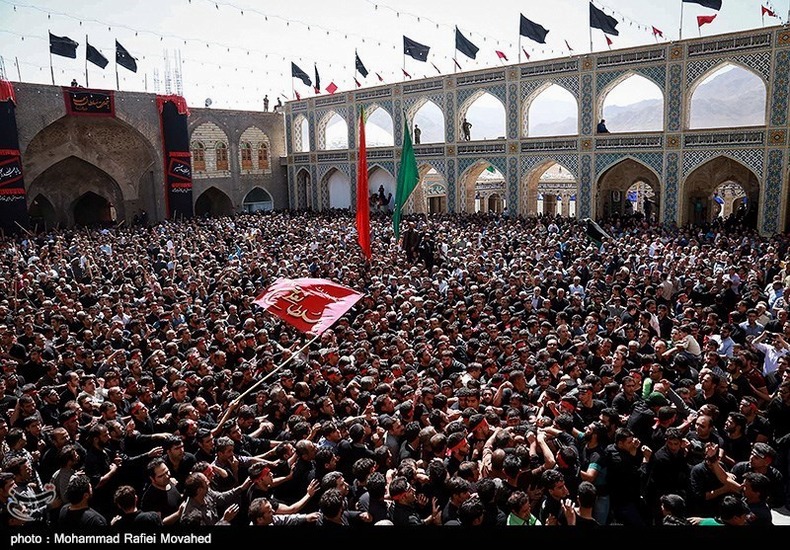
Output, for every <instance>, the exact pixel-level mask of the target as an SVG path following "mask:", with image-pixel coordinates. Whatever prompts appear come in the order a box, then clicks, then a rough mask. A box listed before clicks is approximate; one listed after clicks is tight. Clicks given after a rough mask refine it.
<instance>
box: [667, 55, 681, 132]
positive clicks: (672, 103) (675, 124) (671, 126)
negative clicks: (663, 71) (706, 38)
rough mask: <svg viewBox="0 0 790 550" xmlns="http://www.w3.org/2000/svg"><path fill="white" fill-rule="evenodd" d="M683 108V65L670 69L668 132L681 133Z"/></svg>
mask: <svg viewBox="0 0 790 550" xmlns="http://www.w3.org/2000/svg"><path fill="white" fill-rule="evenodd" d="M682 106H683V65H681V64H679V63H677V64H675V65H671V66H670V67H669V94H668V97H667V131H668V132H679V131H680V125H681V124H680V120H681V109H682Z"/></svg>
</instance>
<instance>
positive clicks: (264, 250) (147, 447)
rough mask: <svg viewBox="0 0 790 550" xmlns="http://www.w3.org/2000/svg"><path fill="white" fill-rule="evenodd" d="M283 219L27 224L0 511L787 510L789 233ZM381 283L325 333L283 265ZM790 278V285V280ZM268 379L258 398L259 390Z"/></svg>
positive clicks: (11, 250)
mask: <svg viewBox="0 0 790 550" xmlns="http://www.w3.org/2000/svg"><path fill="white" fill-rule="evenodd" d="M372 218H373V219H372V221H371V226H372V227H371V235H372V241H373V255H372V259H371V260H370V261H366V260H365V259H364V257H363V256H362V255H361V253H360V249H359V246H358V244H357V239H356V232H355V229H354V218H353V214H349V213H344V212H326V213H313V212H272V213H258V214H244V215H237V216H233V217H224V218H195V219H191V220H183V221H180V222H171V221H166V222H162V223H158V224H154V225H146V224H142V225H133V226H124V225H121V226H118V227H114V228H101V229H57V230H49V231H43V232H40V233H39V234H35V235H34V234H30V233H27V234H20V235H18V236H16V237H11V236H5V237H4V239H3V243H2V257H0V272H1V273H0V365H1V366H2V373H1V374H2V375H1V376H0V522H2V524H3V525H4V526H7V525H8V526H21V525H31V524H32V525H42V524H47V525H51V526H60V527H76V526H85V527H93V526H95V527H100V526H105V525H135V526H138V527H140V526H153V525H164V526H177V525H192V526H194V525H201V526H203V525H288V526H291V525H322V526H325V527H327V526H334V525H351V526H353V525H369V524H379V525H395V526H406V525H409V526H411V525H436V526H439V525H443V526H449V525H462V526H472V525H481V526H500V525H502V526H504V525H510V526H516V525H557V524H560V525H574V526H590V525H596V524H599V525H611V524H621V525H633V526H648V525H686V524H696V525H719V524H728V525H768V524H771V523H772V521H773V520H772V517H773V514H774V513H776V512H777V511H779V512H785V511H786V508H784V506H785V504H786V502H787V497H788V496H789V495H790V475H789V474H790V472H788V467H789V464H790V461H788V456H789V455H788V453H790V444H789V442H790V439H789V436H788V434H790V374H788V363H789V362H790V353H788V352H789V351H790V319H788V311H790V267H789V266H786V264H785V259H786V258H787V257H788V253H789V252H790V237H788V236H787V235H775V236H772V237H765V236H760V235H759V234H758V233H757V232H756V231H754V230H753V229H748V228H745V227H742V226H738V225H734V224H724V223H717V224H711V225H706V226H702V227H689V228H677V227H668V226H661V225H655V224H650V223H648V222H646V221H645V220H643V219H641V218H639V217H631V218H627V219H618V220H610V221H608V222H606V223H602V226H603V229H604V230H605V232H606V233H607V234H608V235H607V236H606V237H605V238H604V239H603V241H602V242H598V241H595V242H594V241H593V240H591V238H590V236H589V235H588V231H587V226H586V225H585V224H584V223H582V222H580V221H577V220H575V219H568V218H561V217H556V218H554V217H551V218H549V217H538V218H534V217H532V218H520V217H512V216H511V217H508V216H496V215H468V214H454V215H451V214H447V215H438V216H431V217H424V216H411V217H406V219H405V220H404V222H403V227H402V230H403V234H402V235H401V239H400V240H399V241H396V240H395V238H394V235H393V230H392V226H391V220H390V217H389V214H387V213H374V214H373V216H372ZM281 277H286V278H300V277H314V278H323V279H330V280H332V281H335V282H338V283H341V284H343V285H346V286H348V287H351V288H353V289H355V290H358V291H360V292H362V293H364V297H363V298H362V299H361V300H360V301H359V302H358V303H357V304H356V305H355V306H354V307H353V308H352V309H351V310H350V311H348V312H347V313H346V314H345V315H344V316H343V317H342V318H341V319H340V320H339V321H337V322H336V323H335V324H334V325H333V326H332V328H330V329H329V330H326V331H325V332H323V333H322V334H321V335H320V337H319V338H317V339H316V340H315V342H314V343H313V344H312V345H310V346H305V343H306V342H307V341H308V337H307V336H306V335H304V334H301V333H299V332H297V331H296V330H294V329H293V328H292V327H290V326H289V325H288V324H285V323H283V322H282V321H281V320H280V319H279V318H277V317H275V316H273V315H271V314H269V313H268V312H265V311H263V310H262V308H260V307H259V306H258V305H256V304H254V303H253V301H254V300H255V299H256V297H257V296H259V295H260V294H261V293H262V292H263V291H264V290H265V289H266V288H267V287H268V286H269V285H270V284H271V283H273V282H274V281H275V280H277V279H279V278H281ZM786 293H787V295H785V294H786ZM248 390H251V391H248Z"/></svg>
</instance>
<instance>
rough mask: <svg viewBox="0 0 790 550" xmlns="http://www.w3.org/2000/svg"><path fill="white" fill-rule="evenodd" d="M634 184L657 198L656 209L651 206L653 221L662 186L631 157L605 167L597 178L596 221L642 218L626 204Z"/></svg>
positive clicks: (648, 169)
mask: <svg viewBox="0 0 790 550" xmlns="http://www.w3.org/2000/svg"><path fill="white" fill-rule="evenodd" d="M636 183H643V184H645V185H648V186H649V187H651V188H652V191H653V196H654V197H656V204H655V206H653V207H651V209H652V211H651V215H653V219H657V218H658V216H659V212H658V210H659V206H660V203H659V201H658V198H657V197H660V196H661V187H660V184H659V181H658V176H657V175H656V174H655V172H653V171H652V170H651V169H650V168H648V167H647V166H645V165H644V164H642V163H641V162H639V161H638V160H635V159H632V158H626V159H623V160H621V161H620V162H618V163H617V164H615V165H614V166H611V167H609V168H607V169H606V170H605V171H604V172H603V174H601V176H600V177H599V178H598V185H597V191H596V194H595V217H596V218H597V219H608V218H618V217H623V216H632V215H643V214H644V213H642V214H639V213H635V212H633V209H632V207H631V206H630V205H629V204H626V203H627V202H628V190H629V189H630V188H631V186H633V185H634V184H636Z"/></svg>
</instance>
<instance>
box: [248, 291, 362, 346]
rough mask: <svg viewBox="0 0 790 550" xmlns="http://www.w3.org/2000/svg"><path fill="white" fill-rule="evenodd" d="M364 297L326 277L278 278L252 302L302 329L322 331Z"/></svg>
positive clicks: (317, 332)
mask: <svg viewBox="0 0 790 550" xmlns="http://www.w3.org/2000/svg"><path fill="white" fill-rule="evenodd" d="M361 298H362V293H361V292H357V291H356V290H354V289H351V288H348V287H346V286H343V285H339V284H337V283H334V282H332V281H328V280H326V279H308V278H304V279H278V280H277V281H276V282H275V283H274V284H272V285H271V286H270V287H269V288H267V289H266V290H265V291H264V292H263V293H262V294H261V295H260V296H258V297H257V298H256V299H255V301H254V302H253V303H255V304H258V305H259V306H261V307H262V308H263V309H265V310H266V311H268V312H269V313H272V314H274V315H276V316H278V317H279V318H280V319H282V320H283V321H285V322H286V323H288V324H289V325H291V326H293V327H294V328H296V329H298V330H299V331H301V332H305V333H310V334H315V335H319V334H321V333H322V332H324V331H325V330H326V329H328V328H329V327H331V326H332V325H333V324H334V323H335V322H336V321H337V320H338V319H340V317H342V316H343V314H345V313H346V312H347V311H348V310H349V309H351V308H352V307H353V306H354V304H356V303H357V302H358V301H359V300H360V299H361Z"/></svg>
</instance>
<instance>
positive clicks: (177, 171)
mask: <svg viewBox="0 0 790 550" xmlns="http://www.w3.org/2000/svg"><path fill="white" fill-rule="evenodd" d="M167 173H168V175H170V176H171V177H172V178H173V179H174V180H182V181H188V182H190V183H191V182H192V166H190V162H189V158H188V157H178V158H175V157H173V156H171V157H170V164H169V166H168V167H167Z"/></svg>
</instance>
